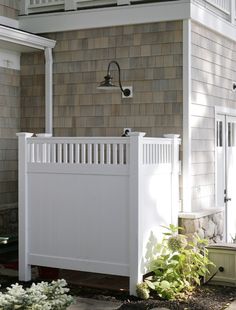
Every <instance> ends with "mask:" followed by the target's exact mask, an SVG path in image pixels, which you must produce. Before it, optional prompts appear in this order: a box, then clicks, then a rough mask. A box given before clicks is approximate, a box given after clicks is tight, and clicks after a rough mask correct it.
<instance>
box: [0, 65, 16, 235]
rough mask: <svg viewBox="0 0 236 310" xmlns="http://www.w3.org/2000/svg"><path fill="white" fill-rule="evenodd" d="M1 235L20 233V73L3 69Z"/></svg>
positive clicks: (0, 80) (0, 106)
mask: <svg viewBox="0 0 236 310" xmlns="http://www.w3.org/2000/svg"><path fill="white" fill-rule="evenodd" d="M0 90H1V91H0V234H2V233H5V234H7V233H11V234H12V233H15V232H16V223H17V216H16V209H15V208H16V204H17V196H18V195H17V139H16V132H19V131H20V129H19V128H20V73H19V71H17V70H12V69H6V68H0Z"/></svg>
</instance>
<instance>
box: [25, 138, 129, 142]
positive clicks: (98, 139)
mask: <svg viewBox="0 0 236 310" xmlns="http://www.w3.org/2000/svg"><path fill="white" fill-rule="evenodd" d="M27 141H28V143H122V144H129V141H130V140H129V138H128V137H46V138H43V137H30V138H27Z"/></svg>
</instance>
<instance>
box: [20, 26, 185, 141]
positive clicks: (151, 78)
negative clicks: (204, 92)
mask: <svg viewBox="0 0 236 310" xmlns="http://www.w3.org/2000/svg"><path fill="white" fill-rule="evenodd" d="M47 37H49V38H52V39H55V40H56V41H57V44H56V47H55V48H54V52H53V57H54V69H53V72H54V74H53V79H54V135H59V136H112V135H121V133H122V131H123V128H124V127H131V128H133V130H136V131H145V132H147V135H149V136H160V135H162V134H163V133H179V134H182V22H181V21H180V22H163V23H154V24H144V25H134V26H122V27H110V28H101V29H90V30H81V31H71V32H63V33H51V34H48V35H47ZM112 59H116V60H117V61H118V62H119V64H120V67H121V70H122V72H121V79H122V83H123V85H124V86H131V85H132V86H133V91H134V96H133V98H132V99H121V94H120V92H119V91H118V92H117V91H116V92H104V91H99V90H97V85H98V84H99V82H100V81H101V80H102V79H103V77H104V75H105V74H106V70H107V65H108V63H109V61H110V60H112ZM111 71H112V74H113V76H114V82H117V70H116V68H115V67H113V66H112V67H111ZM43 74H44V64H43V55H41V56H40V55H37V54H34V55H33V54H32V55H29V54H25V55H22V75H21V79H22V84H21V85H22V109H21V113H22V119H21V120H22V123H21V124H22V130H27V131H33V132H42V131H43V126H44V123H43V120H44V108H43V106H44V81H43Z"/></svg>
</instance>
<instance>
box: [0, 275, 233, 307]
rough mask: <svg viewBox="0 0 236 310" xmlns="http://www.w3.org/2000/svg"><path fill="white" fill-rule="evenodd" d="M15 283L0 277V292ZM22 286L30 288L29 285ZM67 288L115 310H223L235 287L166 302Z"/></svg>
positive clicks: (207, 289) (199, 290)
mask: <svg viewBox="0 0 236 310" xmlns="http://www.w3.org/2000/svg"><path fill="white" fill-rule="evenodd" d="M44 281H45V280H44ZM16 282H18V281H17V278H15V279H14V278H13V277H6V276H1V277H0V283H1V290H2V291H4V290H5V288H6V287H9V286H10V285H11V284H12V283H16ZM22 285H23V286H30V285H31V283H28V284H25V283H23V284H22ZM68 286H69V288H70V293H71V294H72V295H75V296H80V297H86V298H94V299H98V300H109V301H112V300H113V301H115V300H120V301H122V305H121V307H120V308H119V309H117V310H150V309H153V308H155V307H163V308H167V309H170V310H179V309H180V310H223V309H226V308H227V307H228V306H229V305H230V303H232V301H234V300H236V287H228V286H227V287H226V286H215V285H202V286H201V287H199V288H197V289H196V291H195V292H194V293H193V294H192V295H191V296H190V297H188V299H187V300H183V301H181V300H174V301H166V300H162V299H159V298H158V297H155V298H150V299H148V300H140V299H138V298H137V297H135V296H130V295H128V294H127V292H125V291H120V292H119V291H110V290H106V289H96V288H89V287H82V286H77V285H70V284H69V285H68Z"/></svg>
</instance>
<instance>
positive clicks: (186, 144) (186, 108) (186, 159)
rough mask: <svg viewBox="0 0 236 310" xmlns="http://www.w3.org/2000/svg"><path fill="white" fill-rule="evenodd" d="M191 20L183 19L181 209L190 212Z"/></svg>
mask: <svg viewBox="0 0 236 310" xmlns="http://www.w3.org/2000/svg"><path fill="white" fill-rule="evenodd" d="M191 44H192V41H191V20H190V19H186V20H184V21H183V210H182V211H184V212H191V208H192V207H191V198H192V197H191V126H190V117H191V113H190V109H191V101H192V100H191V70H192V68H191Z"/></svg>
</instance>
